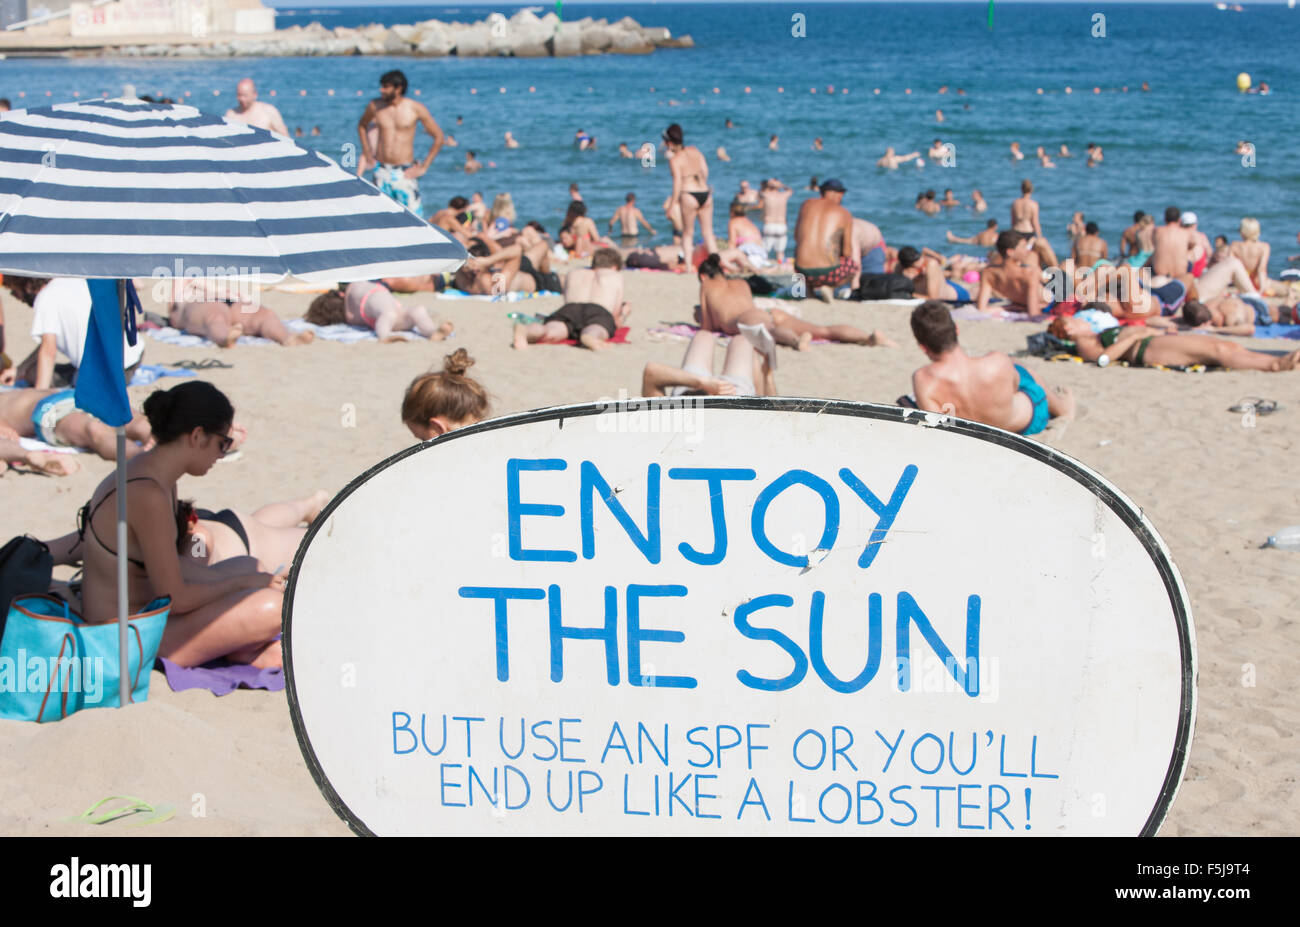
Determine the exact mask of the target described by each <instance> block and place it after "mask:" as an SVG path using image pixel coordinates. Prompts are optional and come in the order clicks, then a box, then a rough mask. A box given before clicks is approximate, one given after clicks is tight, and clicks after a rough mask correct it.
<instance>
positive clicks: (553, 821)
mask: <svg viewBox="0 0 1300 927" xmlns="http://www.w3.org/2000/svg"><path fill="white" fill-rule="evenodd" d="M285 658H286V675H287V679H288V687H289V704H290V707H291V711H292V714H293V720H294V724H295V727H296V730H297V733H298V737H299V740H300V743H301V745H302V749H303V752H304V755H305V756H306V759H307V762H308V765H309V766H310V768H311V770H312V773H313V775H314V776H315V777H316V780H317V783H318V784H319V785H320V787H321V789H322V791H323V792H324V793H325V795H326V797H327V798H328V799H329V801H330V803H331V805H332V806H333V807H334V808H335V810H336V811H338V813H339V814H340V815H341V816H342V817H343V818H344V819H345V820H346V821H347V822H348V823H349V825H351V827H352V828H353V829H354V830H355V831H357V832H359V833H373V834H485V833H512V834H599V833H604V834H670V833H672V834H723V833H738V834H752V835H766V834H805V833H815V832H825V833H838V834H864V835H914V834H981V835H997V836H1001V835H1010V834H1018V835H1036V834H1154V833H1155V831H1156V830H1157V828H1158V827H1159V825H1160V822H1161V821H1162V820H1163V819H1164V816H1165V814H1166V813H1167V811H1168V809H1169V805H1170V803H1171V802H1172V800H1173V797H1174V794H1175V793H1176V791H1177V788H1178V784H1179V781H1180V780H1181V777H1182V771H1183V767H1184V765H1185V762H1186V755H1187V746H1188V743H1189V741H1190V738H1191V732H1192V726H1193V721H1194V714H1195V667H1196V656H1195V638H1194V632H1193V627H1192V623H1191V617H1190V614H1189V610H1188V607H1187V600H1186V593H1185V591H1184V589H1183V586H1182V581H1181V579H1180V577H1179V575H1178V572H1177V570H1176V568H1175V567H1174V565H1173V563H1172V562H1171V561H1170V558H1169V555H1168V552H1167V551H1166V549H1165V547H1164V544H1163V543H1162V542H1161V540H1160V538H1159V537H1158V536H1157V535H1156V533H1155V531H1154V530H1153V529H1152V527H1151V526H1150V525H1149V524H1148V523H1147V521H1146V520H1145V519H1144V518H1143V516H1142V515H1141V513H1140V512H1139V511H1138V510H1137V509H1136V508H1135V507H1134V506H1133V505H1132V503H1130V502H1129V501H1128V500H1127V499H1126V498H1124V497H1123V496H1122V495H1121V494H1120V493H1119V492H1118V491H1117V490H1116V489H1115V488H1114V487H1112V486H1111V485H1110V484H1108V483H1107V482H1106V481H1105V480H1103V479H1102V478H1101V477H1100V476H1098V475H1097V474H1095V473H1093V472H1092V471H1090V470H1088V469H1087V468H1085V467H1083V466H1082V465H1080V464H1078V463H1077V462H1075V461H1073V460H1071V459H1069V458H1067V457H1064V456H1062V455H1061V454H1059V453H1057V452H1055V451H1053V450H1051V449H1050V448H1047V447H1044V446H1043V445H1040V444H1037V443H1034V442H1031V441H1027V440H1024V439H1022V438H1020V437H1018V436H1015V435H1010V434H1008V433H1006V432H1002V431H999V430H997V429H993V428H987V427H984V426H981V425H977V424H973V423H969V422H964V421H961V420H956V419H947V418H942V417H938V416H934V415H926V414H924V413H917V412H911V413H909V412H908V411H906V410H902V409H898V408H894V407H886V406H874V405H863V404H858V403H844V402H825V401H817V402H812V401H807V400H748V399H706V400H653V401H642V403H641V404H640V406H639V407H635V408H629V407H628V405H627V404H617V405H585V406H574V407H566V408H561V409H550V410H544V411H540V412H533V413H528V414H524V415H519V416H514V417H510V418H504V419H498V420H494V421H491V422H487V423H484V424H482V425H479V426H475V427H472V428H468V429H465V430H463V431H457V432H453V433H451V434H449V435H447V436H445V437H443V438H441V439H439V440H437V441H434V442H432V443H429V444H425V445H421V446H417V447H413V448H411V449H409V450H407V451H405V452H403V453H401V454H398V455H397V456H395V457H392V458H390V459H389V460H386V461H384V462H383V463H382V464H380V465H379V466H377V467H375V468H374V469H373V470H371V471H369V472H368V473H366V474H364V475H363V476H361V477H359V478H358V479H357V480H356V481H355V482H353V483H352V484H351V485H350V486H348V487H347V489H346V490H345V491H344V492H342V493H341V494H340V495H339V496H338V497H337V498H336V499H334V501H333V502H332V503H331V504H330V506H329V507H328V508H327V509H326V510H325V512H324V513H323V515H322V516H321V518H319V519H318V520H317V522H316V523H315V524H314V525H313V527H312V529H311V531H310V532H309V533H308V535H307V537H306V539H305V540H304V542H303V545H302V547H301V548H300V550H299V552H298V556H297V559H296V561H295V564H294V570H293V573H292V576H291V578H290V584H289V590H288V593H287V595H286V604H285Z"/></svg>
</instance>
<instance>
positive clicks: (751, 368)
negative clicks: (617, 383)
mask: <svg viewBox="0 0 1300 927" xmlns="http://www.w3.org/2000/svg"><path fill="white" fill-rule="evenodd" d="M716 341H717V335H715V334H714V333H713V332H710V331H698V332H696V333H695V335H694V336H693V337H692V338H691V343H690V344H689V345H687V347H686V356H685V357H683V358H682V364H681V366H680V367H674V366H672V365H670V364H660V363H656V362H655V361H650V362H649V363H647V364H646V365H645V370H644V371H643V372H642V374H641V395H642V396H775V395H776V379H775V377H774V376H773V375H772V365H771V363H770V362H769V360H768V358H767V356H766V355H765V354H763V353H762V352H760V351H756V350H755V349H754V345H753V344H752V343H751V342H750V340H749V339H748V338H745V337H740V336H737V337H735V338H732V339H731V341H730V342H729V343H728V344H727V354H726V357H725V358H724V359H723V362H722V373H720V374H718V375H717V376H714V375H713V347H714V344H715V343H716Z"/></svg>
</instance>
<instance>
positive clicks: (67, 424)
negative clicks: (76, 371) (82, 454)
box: [0, 389, 153, 460]
mask: <svg viewBox="0 0 1300 927" xmlns="http://www.w3.org/2000/svg"><path fill="white" fill-rule="evenodd" d="M4 433H12V435H13V438H12V440H17V439H19V438H35V439H36V440H38V441H44V442H45V443H46V444H49V445H52V446H53V447H63V448H74V447H79V448H85V449H86V450H90V451H94V452H95V453H96V454H98V455H99V456H100V457H102V458H104V459H105V460H114V459H116V457H117V436H116V434H115V433H114V431H113V429H112V428H110V427H109V426H108V425H105V424H104V423H103V422H101V421H100V420H99V419H97V418H95V417H94V416H93V415H91V414H90V413H89V412H82V411H81V410H80V409H78V408H77V402H76V397H75V395H74V391H73V390H70V389H58V390H56V389H7V390H0V436H3V434H4ZM126 436H127V438H128V439H129V440H128V441H127V442H126V456H127V457H128V458H131V457H134V456H135V455H136V454H139V453H141V452H142V451H144V450H145V449H146V448H147V447H148V446H150V445H151V444H152V439H153V433H152V431H151V430H150V428H149V421H148V419H146V418H145V417H144V416H143V415H136V416H135V417H134V418H132V419H131V421H130V423H128V424H127V426H126ZM136 442H140V444H137V443H136ZM141 445H144V446H141Z"/></svg>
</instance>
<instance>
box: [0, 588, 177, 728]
mask: <svg viewBox="0 0 1300 927" xmlns="http://www.w3.org/2000/svg"><path fill="white" fill-rule="evenodd" d="M170 612H171V598H170V597H168V596H163V597H162V598H158V599H154V600H153V601H152V602H150V603H149V604H148V605H146V606H145V608H144V611H142V612H140V613H139V614H136V615H132V616H130V617H129V618H128V619H127V626H128V627H127V664H128V665H127V667H126V673H127V679H128V680H130V685H131V695H130V700H131V702H133V703H134V702H143V701H145V700H146V699H148V698H149V679H150V677H151V676H152V675H153V672H152V670H153V664H154V660H155V659H157V657H158V646H159V644H161V643H162V635H163V629H164V628H165V627H166V626H167V616H168V614H169V613H170ZM121 678H122V674H121V668H120V664H119V663H118V650H117V622H116V621H110V622H108V623H106V624H87V623H86V621H85V619H83V618H82V617H81V616H80V615H78V614H77V613H76V612H75V611H73V610H72V608H71V607H70V606H69V605H68V603H66V602H64V601H62V600H60V599H56V598H55V597H54V596H50V595H22V596H18V597H17V598H15V599H14V600H13V602H11V603H10V604H9V609H8V618H7V620H6V622H5V630H4V637H3V638H2V639H0V718H7V719H9V720H13V721H61V720H62V719H64V718H66V717H67V716H68V715H70V714H73V713H75V712H78V711H80V710H81V709H83V708H116V707H118V706H119V705H120V704H121V702H120V699H119V692H118V688H119V685H120V683H121Z"/></svg>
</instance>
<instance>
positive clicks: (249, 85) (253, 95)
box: [226, 77, 289, 138]
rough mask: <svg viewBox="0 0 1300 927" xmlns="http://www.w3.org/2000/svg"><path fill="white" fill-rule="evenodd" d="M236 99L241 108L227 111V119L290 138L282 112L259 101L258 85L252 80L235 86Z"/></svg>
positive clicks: (245, 79) (244, 80) (248, 79)
mask: <svg viewBox="0 0 1300 927" xmlns="http://www.w3.org/2000/svg"><path fill="white" fill-rule="evenodd" d="M235 99H236V100H238V101H239V106H238V107H237V108H235V109H228V110H226V118H227V119H234V120H236V121H238V122H246V123H248V124H249V125H250V126H257V128H259V129H266V130H267V131H268V132H276V133H278V134H280V135H283V136H284V137H285V138H288V137H289V128H288V126H286V125H285V124H284V119H283V118H281V116H280V111H279V110H278V109H276V108H275V107H274V106H272V105H271V104H270V103H262V102H260V101H259V100H258V99H257V85H256V84H255V83H253V81H252V78H248V77H245V78H244V79H243V80H241V81H240V82H239V83H238V84H237V85H236V86H235Z"/></svg>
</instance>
